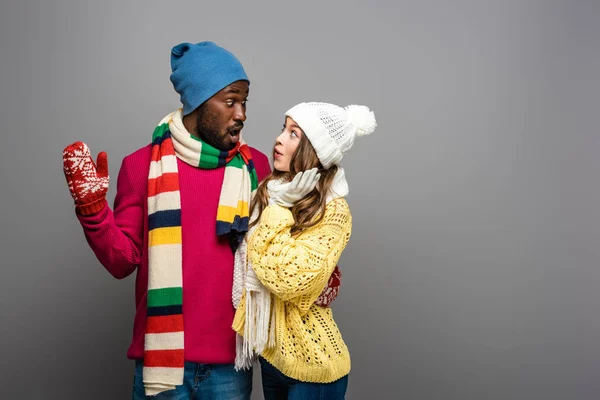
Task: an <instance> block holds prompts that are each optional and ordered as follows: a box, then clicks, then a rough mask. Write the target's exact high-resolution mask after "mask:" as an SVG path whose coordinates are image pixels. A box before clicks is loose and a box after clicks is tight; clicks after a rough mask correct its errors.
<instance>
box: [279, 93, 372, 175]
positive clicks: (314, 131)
mask: <svg viewBox="0 0 600 400" xmlns="http://www.w3.org/2000/svg"><path fill="white" fill-rule="evenodd" d="M285 115H286V116H287V117H290V118H292V119H293V120H294V121H296V123H297V124H298V125H299V126H300V128H302V130H303V131H304V134H305V135H306V137H307V138H308V140H310V143H311V145H312V146H313V148H314V149H315V151H316V153H317V157H319V160H320V161H321V164H323V167H324V168H329V167H331V166H332V165H335V164H338V163H339V162H340V161H341V160H342V157H343V156H344V154H346V152H347V151H348V150H350V148H351V147H352V145H353V144H354V140H355V138H356V137H360V136H366V135H370V134H371V133H373V131H375V128H376V127H377V121H376V120H375V114H374V113H373V111H371V110H369V108H368V107H366V106H362V105H354V104H353V105H349V106H347V107H344V108H343V107H340V106H337V105H335V104H330V103H321V102H310V103H300V104H297V105H295V106H294V107H292V108H290V109H289V110H288V111H287V112H286V113H285Z"/></svg>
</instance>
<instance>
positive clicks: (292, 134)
mask: <svg viewBox="0 0 600 400" xmlns="http://www.w3.org/2000/svg"><path fill="white" fill-rule="evenodd" d="M290 136H291V137H298V134H297V133H296V132H294V131H292V132H291V133H290Z"/></svg>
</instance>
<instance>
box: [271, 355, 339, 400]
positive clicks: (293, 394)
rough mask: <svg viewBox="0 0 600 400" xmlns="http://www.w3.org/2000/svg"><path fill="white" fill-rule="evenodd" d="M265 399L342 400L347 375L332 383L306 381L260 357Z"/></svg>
mask: <svg viewBox="0 0 600 400" xmlns="http://www.w3.org/2000/svg"><path fill="white" fill-rule="evenodd" d="M260 367H261V375H262V386H263V394H264V396H265V400H344V396H345V395H346V388H347V387H348V375H346V376H343V377H341V378H340V379H338V380H337V381H335V382H332V383H307V382H301V381H297V380H296V379H292V378H290V377H287V376H285V375H283V374H282V373H281V372H279V370H278V369H277V368H275V367H274V366H272V365H271V364H269V363H268V362H267V361H266V360H265V359H264V358H262V357H260Z"/></svg>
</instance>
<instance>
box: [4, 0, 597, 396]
mask: <svg viewBox="0 0 600 400" xmlns="http://www.w3.org/2000/svg"><path fill="white" fill-rule="evenodd" d="M599 18H600V2H598V1H576V0H575V1H561V2H559V1H523V0H519V1H517V0H510V1H495V2H490V1H453V2H447V1H436V2H433V1H402V0H394V1H391V0H390V1H371V2H367V1H363V2H358V1H352V0H344V1H342V0H335V1H313V0H309V1H296V2H293V3H292V2H289V3H288V2H279V1H274V0H273V1H260V2H250V1H246V2H239V3H236V2H233V3H232V2H218V1H213V2H200V1H194V2H164V1H163V2H158V1H136V2H133V1H126V2H121V1H114V0H111V1H103V2H93V3H92V2H89V3H87V2H79V1H41V0H40V1H19V2H17V1H12V2H9V1H4V2H2V5H1V6H0V120H1V128H0V129H1V130H2V143H1V145H0V149H1V150H0V151H1V157H0V163H1V167H2V178H1V179H2V180H1V183H0V187H1V188H2V189H1V190H2V197H1V199H2V207H1V216H2V219H1V229H0V235H1V240H0V254H2V278H1V280H0V310H1V315H0V317H1V319H2V323H1V324H0V332H1V335H2V336H1V340H0V343H1V344H2V348H1V354H2V357H1V363H2V373H1V374H0V376H1V381H0V389H1V390H2V395H1V397H2V398H3V399H9V398H10V399H17V398H18V399H34V398H36V399H37V398H51V399H67V398H77V399H127V398H130V396H131V395H130V393H131V384H132V372H133V365H132V363H131V362H130V361H128V360H127V359H126V358H125V352H126V349H127V346H128V344H129V341H130V334H131V326H132V318H133V312H134V307H133V301H134V296H133V287H134V279H133V275H132V276H131V277H129V278H127V279H125V280H124V281H116V280H114V279H113V278H112V277H111V276H110V275H109V274H108V273H107V272H106V271H105V270H104V269H103V268H102V266H101V265H100V264H99V263H98V262H97V261H96V259H95V257H94V255H93V254H92V252H91V251H90V250H89V248H88V247H87V244H86V242H85V239H84V236H83V234H82V231H81V228H80V226H79V224H78V222H77V220H76V219H75V216H74V213H73V205H72V201H71V198H70V196H69V193H68V190H67V187H66V183H65V180H64V177H63V175H62V159H61V152H62V149H63V147H64V146H66V145H67V144H69V143H71V142H73V141H75V140H78V139H80V140H84V141H86V142H87V143H88V144H89V145H90V147H91V149H92V151H93V152H94V154H95V153H97V152H98V151H100V150H106V151H107V152H108V155H109V164H110V171H111V176H112V178H113V181H112V185H111V188H110V191H109V199H110V201H111V203H112V199H113V198H114V194H115V186H116V185H115V183H116V179H115V178H116V176H117V172H118V168H119V166H120V163H121V160H122V158H123V157H124V156H125V155H127V154H129V153H131V152H133V151H134V150H136V149H137V148H139V147H142V146H144V145H145V144H147V143H148V142H149V140H150V136H151V133H152V130H153V128H154V126H155V125H156V123H157V122H158V121H159V120H160V119H161V118H162V117H163V116H164V115H165V114H166V113H168V112H170V111H172V110H173V109H174V108H175V107H177V106H178V104H179V103H178V97H177V96H176V94H175V93H174V91H173V89H172V86H171V83H170V82H169V79H168V77H169V73H170V67H169V51H170V48H171V47H172V46H173V45H175V44H177V43H179V42H182V41H192V42H196V41H201V40H213V41H215V42H217V43H218V44H220V45H222V46H224V47H226V48H228V49H230V50H231V51H232V52H234V53H235V54H236V55H237V56H238V57H239V58H240V59H241V60H242V62H243V64H244V65H245V68H246V70H247V72H248V74H249V76H250V77H251V80H252V85H251V94H250V102H249V106H248V115H249V119H248V122H247V128H246V129H245V137H246V139H247V140H248V141H249V142H250V143H251V144H253V145H254V146H255V147H258V148H259V149H261V150H263V151H269V149H270V148H271V146H272V143H273V141H274V138H275V137H276V135H277V134H278V131H279V127H280V126H281V123H282V122H283V118H282V115H283V113H284V112H285V111H286V110H287V108H289V107H290V106H292V105H294V104H296V103H298V102H300V101H306V100H319V101H328V102H334V103H338V104H341V105H345V104H349V103H358V104H366V105H368V106H370V107H371V108H372V109H373V110H374V111H375V112H376V115H377V119H378V122H379V127H378V129H377V131H376V132H375V133H374V134H373V135H372V136H370V137H366V138H362V139H360V140H359V141H357V142H356V144H355V146H354V148H353V149H352V150H351V152H350V153H349V154H348V155H347V157H346V158H345V159H344V161H343V165H344V166H345V167H346V168H347V174H348V178H349V182H350V188H351V193H350V196H349V199H348V200H349V203H350V205H351V208H352V211H353V215H354V232H353V236H352V239H351V241H350V244H349V247H348V248H347V250H346V251H345V253H344V254H343V256H342V260H341V266H342V270H343V272H344V283H343V288H342V292H341V295H340V297H339V298H338V300H337V301H336V302H335V303H334V310H335V311H334V312H335V316H336V320H337V322H338V324H339V325H340V327H341V330H342V332H343V333H344V338H345V339H346V341H347V344H348V346H349V348H350V351H351V354H352V360H353V369H352V372H351V376H350V384H349V389H348V395H347V398H348V399H354V400H356V399H361V400H362V399H426V400H434V399H445V400H448V399H461V400H470V399H473V400H480V399H490V400H495V399H502V400H506V399H523V400H530V399H544V400H550V399H565V400H567V399H568V400H571V399H576V400H587V399H590V400H591V399H597V398H598V396H599V392H600V376H599V375H600V311H599V310H600V290H599V289H598V287H599V286H600V269H599V268H598V267H599V261H600V212H599V208H598V207H599V205H600V184H599V180H598V174H597V172H598V171H599V170H600V156H599V155H598V150H599V149H600V134H599V131H598V122H599V115H600V107H599V104H600V79H599V72H598V71H600V24H599V22H598V21H599ZM256 378H258V375H257V376H256ZM259 384H260V381H259V380H257V381H256V385H257V386H256V387H257V390H256V391H255V399H259V398H262V396H261V394H260V390H259V388H260V386H259Z"/></svg>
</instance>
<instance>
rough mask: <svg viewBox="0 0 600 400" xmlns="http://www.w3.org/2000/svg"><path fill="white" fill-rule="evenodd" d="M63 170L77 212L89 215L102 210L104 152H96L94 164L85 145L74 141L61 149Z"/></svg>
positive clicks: (105, 182) (105, 171)
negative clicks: (96, 158)
mask: <svg viewBox="0 0 600 400" xmlns="http://www.w3.org/2000/svg"><path fill="white" fill-rule="evenodd" d="M63 171H64V173H65V178H67V183H68V184H69V191H70V192H71V197H73V200H75V208H76V209H77V212H78V213H79V214H81V215H90V214H95V213H97V212H98V211H100V210H102V208H103V207H104V202H105V201H106V192H107V191H108V160H107V158H106V153H105V152H101V153H100V154H98V162H97V164H95V163H94V160H93V159H92V156H91V154H90V149H89V148H88V147H87V145H86V144H85V143H83V142H75V143H73V144H71V145H69V146H67V147H65V149H64V150H63Z"/></svg>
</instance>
